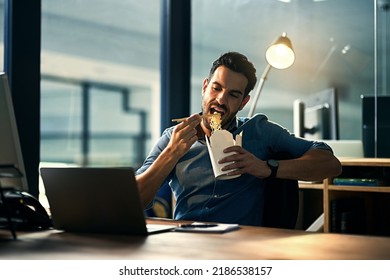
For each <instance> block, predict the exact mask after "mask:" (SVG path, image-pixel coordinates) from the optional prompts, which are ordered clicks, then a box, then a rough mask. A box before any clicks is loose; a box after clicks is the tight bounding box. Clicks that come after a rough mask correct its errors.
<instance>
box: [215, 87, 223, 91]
mask: <svg viewBox="0 0 390 280" xmlns="http://www.w3.org/2000/svg"><path fill="white" fill-rule="evenodd" d="M221 90H222V89H221V88H220V87H213V91H221Z"/></svg>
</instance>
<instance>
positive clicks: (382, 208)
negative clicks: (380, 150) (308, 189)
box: [322, 158, 390, 235]
mask: <svg viewBox="0 0 390 280" xmlns="http://www.w3.org/2000/svg"><path fill="white" fill-rule="evenodd" d="M340 162H341V164H342V166H343V173H342V174H341V176H340V177H344V178H348V175H350V173H349V172H352V173H353V174H354V175H362V174H364V173H366V172H370V174H382V175H383V174H384V173H381V172H383V171H385V173H387V174H389V175H390V159H389V158H340ZM378 171H380V172H378ZM362 176H365V175H362ZM377 179H381V180H382V179H386V180H385V181H387V182H388V180H389V178H377ZM332 182H333V178H328V179H326V180H324V184H323V186H322V187H323V203H324V205H323V207H324V232H331V231H332V229H331V222H332V221H334V220H335V217H332V203H337V202H338V200H342V199H348V198H351V197H355V198H356V197H358V198H359V199H360V200H362V201H363V205H364V209H360V210H361V211H362V213H363V212H364V214H362V215H363V216H362V217H361V221H362V223H363V221H364V224H366V229H365V230H366V234H373V235H376V234H380V235H390V221H389V219H388V216H389V214H387V213H389V207H388V206H386V205H390V184H389V183H387V184H389V185H384V186H358V185H334V184H332ZM383 194H384V195H383ZM387 194H389V195H387ZM386 215H387V216H386Z"/></svg>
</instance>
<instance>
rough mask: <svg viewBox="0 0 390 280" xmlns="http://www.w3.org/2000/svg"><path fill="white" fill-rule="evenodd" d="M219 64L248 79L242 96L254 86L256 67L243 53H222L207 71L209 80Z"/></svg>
mask: <svg viewBox="0 0 390 280" xmlns="http://www.w3.org/2000/svg"><path fill="white" fill-rule="evenodd" d="M219 66H225V67H227V68H229V69H230V70H233V71H234V72H238V73H241V74H243V75H244V76H245V77H246V78H247V79H248V84H247V86H246V88H245V92H244V97H245V96H247V95H248V94H249V92H250V91H251V90H252V89H253V88H254V87H255V84H256V81H257V78H256V68H255V66H254V65H253V63H252V62H250V61H249V60H248V58H247V57H246V56H245V55H243V54H241V53H238V52H227V53H224V54H222V55H221V56H220V57H219V58H218V59H217V60H215V61H214V62H213V65H212V66H211V69H210V73H209V80H211V77H212V76H213V74H214V72H215V70H216V69H217V68H218V67H219Z"/></svg>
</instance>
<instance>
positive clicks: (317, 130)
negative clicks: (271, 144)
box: [293, 88, 339, 140]
mask: <svg viewBox="0 0 390 280" xmlns="http://www.w3.org/2000/svg"><path fill="white" fill-rule="evenodd" d="M293 111H294V134H295V135H296V136H298V137H303V138H310V139H332V140H338V139H339V116H338V98H337V92H336V89H335V88H328V89H325V90H323V91H320V92H317V93H314V94H311V95H310V96H308V97H307V98H306V99H304V100H300V99H299V100H295V101H294V108H293Z"/></svg>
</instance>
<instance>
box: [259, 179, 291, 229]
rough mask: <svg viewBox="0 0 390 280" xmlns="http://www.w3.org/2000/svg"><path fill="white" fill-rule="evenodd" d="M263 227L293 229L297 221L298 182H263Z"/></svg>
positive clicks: (270, 180) (283, 180)
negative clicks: (264, 184)
mask: <svg viewBox="0 0 390 280" xmlns="http://www.w3.org/2000/svg"><path fill="white" fill-rule="evenodd" d="M265 183H266V187H265V202H264V214H263V215H264V216H263V226H265V227H275V228H286V229H295V226H296V222H297V219H298V208H299V189H298V181H296V180H288V179H276V178H272V179H266V180H265Z"/></svg>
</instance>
